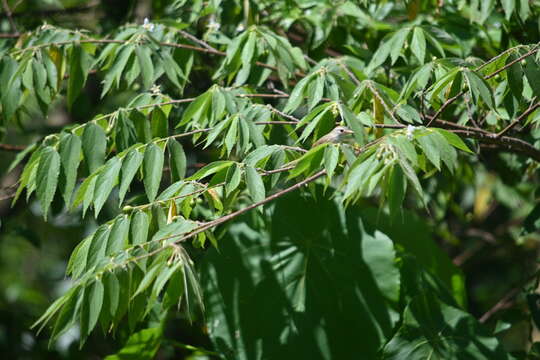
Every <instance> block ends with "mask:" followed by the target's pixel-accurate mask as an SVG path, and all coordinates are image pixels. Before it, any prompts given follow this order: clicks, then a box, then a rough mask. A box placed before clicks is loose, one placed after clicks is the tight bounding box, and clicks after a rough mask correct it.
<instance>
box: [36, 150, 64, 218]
mask: <svg viewBox="0 0 540 360" xmlns="http://www.w3.org/2000/svg"><path fill="white" fill-rule="evenodd" d="M59 175H60V155H59V154H58V152H56V150H55V149H54V148H53V147H52V146H47V147H46V148H44V149H43V151H42V153H41V157H40V159H39V165H38V168H37V173H36V194H37V197H38V199H39V202H40V204H41V210H42V211H43V217H44V218H45V220H47V213H48V212H49V206H50V205H51V202H52V200H53V198H54V193H55V192H56V185H57V184H58V176H59Z"/></svg>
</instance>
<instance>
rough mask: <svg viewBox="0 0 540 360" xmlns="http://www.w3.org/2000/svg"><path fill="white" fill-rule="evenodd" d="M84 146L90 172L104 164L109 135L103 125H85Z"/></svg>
mask: <svg viewBox="0 0 540 360" xmlns="http://www.w3.org/2000/svg"><path fill="white" fill-rule="evenodd" d="M82 148H83V154H84V159H85V161H86V165H87V166H88V172H90V173H93V172H94V171H95V170H96V169H97V168H98V167H100V166H101V165H103V162H104V161H105V151H106V150H107V135H105V131H103V129H102V128H101V126H98V125H96V124H94V123H89V124H87V125H86V126H85V127H84V132H83V135H82Z"/></svg>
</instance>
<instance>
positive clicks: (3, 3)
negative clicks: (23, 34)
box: [2, 0, 19, 34]
mask: <svg viewBox="0 0 540 360" xmlns="http://www.w3.org/2000/svg"><path fill="white" fill-rule="evenodd" d="M2 5H3V6H4V11H5V12H6V17H7V18H8V21H9V24H10V25H11V28H12V29H13V31H15V33H17V34H18V33H19V30H17V25H16V24H15V21H13V17H12V13H11V9H10V8H9V5H8V2H7V0H2Z"/></svg>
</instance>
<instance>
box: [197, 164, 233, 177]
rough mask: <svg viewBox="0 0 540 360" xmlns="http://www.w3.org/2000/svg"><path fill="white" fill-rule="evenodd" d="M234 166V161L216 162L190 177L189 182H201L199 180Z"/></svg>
mask: <svg viewBox="0 0 540 360" xmlns="http://www.w3.org/2000/svg"><path fill="white" fill-rule="evenodd" d="M233 164H234V161H228V160H220V161H214V162H212V163H210V164H208V165H206V166H205V167H203V168H202V169H200V170H199V171H197V172H196V173H195V174H193V175H192V176H191V177H189V179H188V180H199V179H202V178H205V177H207V176H210V175H212V174H215V173H217V172H218V171H220V170H223V169H226V168H228V167H229V166H232V165H233Z"/></svg>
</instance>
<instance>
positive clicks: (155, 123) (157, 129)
mask: <svg viewBox="0 0 540 360" xmlns="http://www.w3.org/2000/svg"><path fill="white" fill-rule="evenodd" d="M151 129H152V137H153V138H156V137H158V138H164V137H167V136H169V120H168V119H167V115H165V113H164V112H163V110H161V108H160V107H159V106H158V107H155V108H154V110H153V111H152V121H151Z"/></svg>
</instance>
